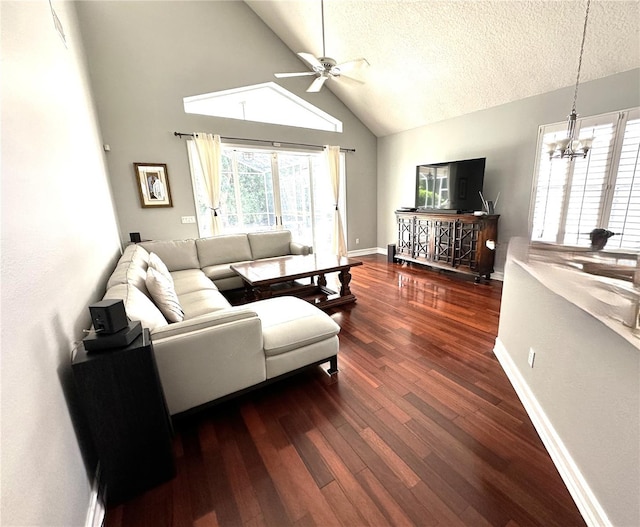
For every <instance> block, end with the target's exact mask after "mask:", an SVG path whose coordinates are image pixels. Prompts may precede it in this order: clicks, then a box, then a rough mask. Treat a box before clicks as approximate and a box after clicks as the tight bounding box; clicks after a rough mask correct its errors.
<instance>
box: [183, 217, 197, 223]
mask: <svg viewBox="0 0 640 527" xmlns="http://www.w3.org/2000/svg"><path fill="white" fill-rule="evenodd" d="M195 222H196V217H195V216H182V223H195Z"/></svg>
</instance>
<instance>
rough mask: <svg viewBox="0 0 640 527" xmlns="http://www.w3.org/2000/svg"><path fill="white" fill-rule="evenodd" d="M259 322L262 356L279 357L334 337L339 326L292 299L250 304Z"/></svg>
mask: <svg viewBox="0 0 640 527" xmlns="http://www.w3.org/2000/svg"><path fill="white" fill-rule="evenodd" d="M250 307H251V309H253V310H254V311H255V312H256V313H257V314H258V317H259V318H260V321H261V322H262V333H263V339H264V354H265V355H266V356H267V357H271V356H275V355H280V354H281V353H286V352H287V351H291V350H294V349H297V348H300V347H302V346H308V345H310V344H314V343H315V342H320V341H322V340H325V339H328V338H331V337H334V336H335V335H337V334H338V333H339V332H340V326H338V324H336V323H335V322H334V321H333V319H332V318H331V317H330V316H329V315H327V314H326V313H325V312H323V311H321V310H320V309H318V308H317V307H315V306H314V305H312V304H310V303H309V302H306V301H305V300H302V299H300V298H296V297H293V296H281V297H277V298H269V299H267V300H259V301H258V302H252V303H251V305H250Z"/></svg>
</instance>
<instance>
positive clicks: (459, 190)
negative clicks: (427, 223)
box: [416, 157, 486, 214]
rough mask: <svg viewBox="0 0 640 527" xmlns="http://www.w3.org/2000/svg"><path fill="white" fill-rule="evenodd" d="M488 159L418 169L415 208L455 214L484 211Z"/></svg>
mask: <svg viewBox="0 0 640 527" xmlns="http://www.w3.org/2000/svg"><path fill="white" fill-rule="evenodd" d="M485 162H486V158H485V157H481V158H478V159H463V160H461V161H449V162H446V163H434V164H429V165H418V166H417V167H416V208H417V209H418V210H422V211H441V212H453V213H456V212H457V213H459V214H462V213H465V212H473V211H476V210H482V198H481V197H480V193H481V192H482V183H483V182H484V166H485Z"/></svg>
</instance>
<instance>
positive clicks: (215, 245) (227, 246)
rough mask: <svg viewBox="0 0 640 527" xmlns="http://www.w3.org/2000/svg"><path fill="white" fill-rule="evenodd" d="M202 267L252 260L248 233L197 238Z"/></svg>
mask: <svg viewBox="0 0 640 527" xmlns="http://www.w3.org/2000/svg"><path fill="white" fill-rule="evenodd" d="M196 247H197V249H198V259H199V260H200V265H201V267H203V268H204V267H208V266H210V265H219V264H229V263H234V262H242V261H245V260H251V248H250V247H249V240H248V239H247V235H246V234H224V235H222V236H212V237H211V238H199V239H197V240H196Z"/></svg>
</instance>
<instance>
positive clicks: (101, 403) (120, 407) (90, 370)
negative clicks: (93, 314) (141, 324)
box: [71, 329, 175, 505]
mask: <svg viewBox="0 0 640 527" xmlns="http://www.w3.org/2000/svg"><path fill="white" fill-rule="evenodd" d="M71 368H72V371H73V377H74V379H75V383H76V386H77V389H78V396H79V399H80V404H81V405H82V407H83V410H84V412H85V415H86V418H87V421H88V423H89V428H90V429H91V435H92V437H93V441H94V444H95V447H96V451H97V454H98V457H99V459H100V466H101V473H102V483H103V484H104V483H106V486H107V490H106V498H107V502H108V503H109V504H110V505H113V504H117V503H120V502H122V501H125V500H127V499H130V498H132V497H134V496H136V495H137V494H140V493H141V492H144V491H145V490H148V489H149V488H151V487H153V486H155V485H158V484H159V483H162V482H164V481H167V480H169V479H171V478H172V477H173V476H174V475H175V463H174V458H173V449H172V436H173V429H172V426H171V418H170V416H169V413H168V411H167V405H166V402H165V398H164V393H163V391H162V385H161V384H160V378H159V376H158V368H157V366H156V361H155V357H154V354H153V345H152V343H151V337H150V335H149V330H148V329H144V330H143V331H142V334H141V335H140V336H139V337H138V338H137V339H136V340H135V341H133V342H132V343H131V345H129V346H127V347H126V348H120V349H115V350H108V351H100V352H91V353H87V352H86V350H85V349H84V346H82V345H80V346H79V347H78V349H77V352H76V354H75V356H74V358H73V361H72V364H71Z"/></svg>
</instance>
